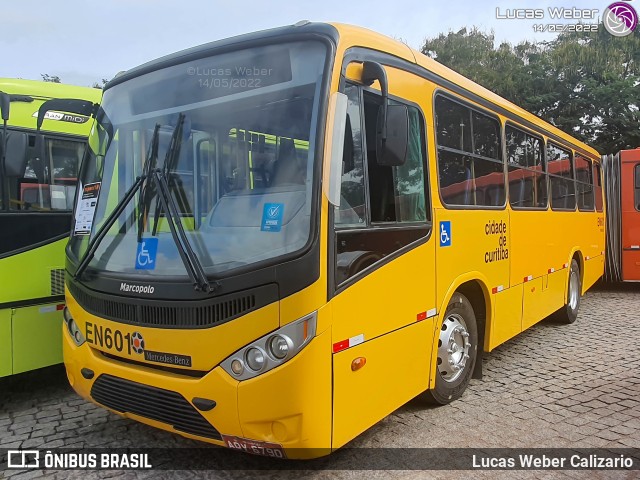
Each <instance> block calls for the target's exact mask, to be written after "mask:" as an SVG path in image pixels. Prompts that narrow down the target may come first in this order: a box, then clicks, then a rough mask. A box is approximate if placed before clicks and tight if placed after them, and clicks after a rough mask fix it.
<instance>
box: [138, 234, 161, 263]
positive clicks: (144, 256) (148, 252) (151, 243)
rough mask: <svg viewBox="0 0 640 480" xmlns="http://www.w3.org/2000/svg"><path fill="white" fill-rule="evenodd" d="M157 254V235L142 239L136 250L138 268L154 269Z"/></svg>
mask: <svg viewBox="0 0 640 480" xmlns="http://www.w3.org/2000/svg"><path fill="white" fill-rule="evenodd" d="M157 254H158V239H157V238H156V237H151V238H143V239H142V240H140V242H139V243H138V250H137V251H136V270H153V269H154V268H156V255H157Z"/></svg>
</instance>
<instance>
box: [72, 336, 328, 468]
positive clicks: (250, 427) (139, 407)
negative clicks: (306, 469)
mask: <svg viewBox="0 0 640 480" xmlns="http://www.w3.org/2000/svg"><path fill="white" fill-rule="evenodd" d="M63 330H64V332H63V354H64V363H65V367H66V370H67V377H68V379H69V383H70V384H71V386H72V387H73V388H74V390H75V391H76V392H77V393H78V394H79V395H80V396H82V397H84V398H86V399H88V400H91V401H93V402H94V403H96V404H98V405H101V406H103V407H105V408H108V409H109V410H111V411H113V412H114V413H117V414H119V415H121V416H124V417H127V418H131V419H134V420H137V421H139V422H142V423H145V424H147V425H151V426H153V427H156V428H161V429H163V430H167V431H171V432H175V433H178V434H180V435H183V436H185V437H188V438H193V439H196V440H201V441H206V442H210V443H214V444H217V445H222V446H226V444H225V442H224V440H223V436H230V437H242V438H247V439H250V440H253V441H257V442H266V443H275V444H279V445H281V446H282V447H283V448H284V450H285V452H286V454H287V457H289V458H312V457H317V456H321V455H323V454H327V453H329V452H330V449H331V355H330V353H329V352H330V351H331V343H330V333H329V332H328V331H325V332H323V333H322V334H320V335H318V336H317V337H315V338H314V339H313V340H312V341H311V342H310V343H309V344H308V345H307V346H306V347H305V348H304V349H303V350H302V351H301V352H300V353H299V354H298V355H296V356H295V357H294V358H292V359H291V360H290V361H288V362H287V363H285V364H284V365H281V366H280V367H278V368H275V369H274V370H271V371H269V372H267V373H265V374H263V375H260V376H258V377H255V378H253V379H250V380H246V381H243V382H239V381H237V380H235V379H233V378H232V377H231V376H230V375H228V374H227V373H226V372H225V371H224V370H222V369H221V368H220V367H216V368H214V369H213V370H211V371H210V372H208V373H207V374H206V375H204V376H203V377H197V378H194V377H189V376H186V375H179V374H176V373H172V372H167V371H163V370H158V369H155V368H149V367H145V366H139V365H134V364H131V363H127V362H123V361H119V360H115V359H113V358H108V357H106V356H104V355H103V354H102V353H101V352H100V351H98V350H96V349H94V348H92V347H91V346H90V345H89V344H88V343H84V344H83V345H81V346H80V347H78V346H76V345H75V343H74V342H73V340H72V339H71V337H70V335H69V333H68V332H67V329H66V326H65V325H63ZM83 369H85V372H84V373H85V374H84V375H83V373H82V370H83ZM88 370H90V371H91V372H93V376H90V378H86V377H87V376H89V375H87V373H88V372H87V371H88ZM198 398H200V399H208V400H213V401H214V402H215V407H213V408H211V409H210V410H208V411H205V410H201V409H198V408H197V407H196V406H195V405H194V399H198ZM195 403H198V401H197V400H196V402H195ZM200 406H201V408H202V405H201V404H200ZM207 425H208V426H210V427H211V428H207Z"/></svg>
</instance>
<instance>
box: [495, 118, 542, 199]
mask: <svg viewBox="0 0 640 480" xmlns="http://www.w3.org/2000/svg"><path fill="white" fill-rule="evenodd" d="M505 136H506V140H507V167H508V170H509V203H510V204H511V206H512V207H513V208H546V207H547V177H546V172H545V165H544V161H543V155H542V140H541V139H540V138H539V137H535V136H533V135H530V134H528V133H526V132H524V131H523V130H520V129H518V128H515V127H512V126H511V125H507V126H506V127H505Z"/></svg>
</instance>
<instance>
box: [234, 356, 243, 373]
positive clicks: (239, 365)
mask: <svg viewBox="0 0 640 480" xmlns="http://www.w3.org/2000/svg"><path fill="white" fill-rule="evenodd" d="M231 371H232V372H233V373H235V374H236V375H242V372H244V365H242V362H241V361H240V360H238V359H237V358H236V359H235V360H233V362H231Z"/></svg>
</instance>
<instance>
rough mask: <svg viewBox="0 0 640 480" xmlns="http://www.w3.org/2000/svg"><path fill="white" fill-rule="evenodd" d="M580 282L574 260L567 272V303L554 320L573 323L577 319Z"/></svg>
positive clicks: (578, 269)
mask: <svg viewBox="0 0 640 480" xmlns="http://www.w3.org/2000/svg"><path fill="white" fill-rule="evenodd" d="M581 294H582V281H581V280H580V266H579V265H578V262H577V261H576V259H575V258H574V259H573V260H571V269H570V270H569V285H568V287H567V303H566V304H565V306H564V307H562V308H561V309H560V310H558V311H557V312H556V313H555V318H556V320H558V321H559V322H562V323H573V322H575V321H576V318H578V310H579V309H580V298H581Z"/></svg>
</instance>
